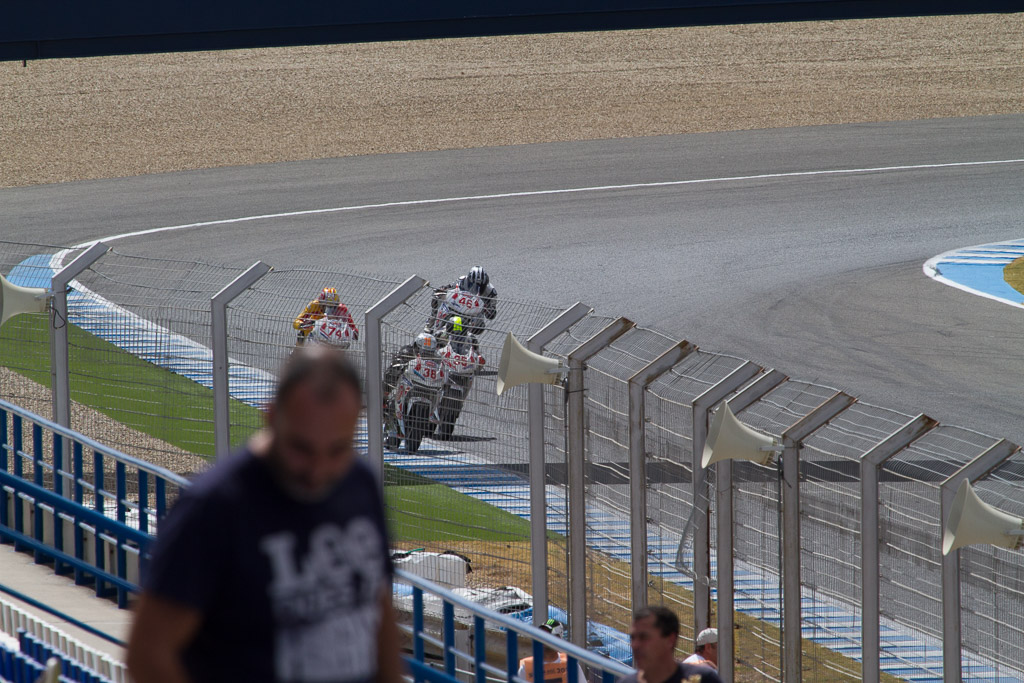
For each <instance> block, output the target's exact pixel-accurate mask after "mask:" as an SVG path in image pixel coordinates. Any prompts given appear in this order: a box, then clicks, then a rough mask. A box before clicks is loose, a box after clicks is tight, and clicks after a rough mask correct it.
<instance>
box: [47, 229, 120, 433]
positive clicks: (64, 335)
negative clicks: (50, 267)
mask: <svg viewBox="0 0 1024 683" xmlns="http://www.w3.org/2000/svg"><path fill="white" fill-rule="evenodd" d="M109 250H110V247H109V246H107V245H106V244H104V243H103V242H97V243H96V244H94V245H92V246H91V247H89V248H88V249H86V250H85V251H84V252H82V253H81V254H79V255H78V257H77V258H76V259H75V260H74V261H72V262H71V263H69V264H68V265H66V266H64V267H63V268H61V269H60V270H59V271H57V272H56V273H54V275H53V277H52V278H51V279H50V290H51V291H52V292H53V302H52V303H51V304H50V308H51V310H52V312H51V314H50V315H51V317H50V320H51V321H52V325H51V329H50V380H51V384H50V386H52V387H53V421H54V422H56V423H57V424H59V425H60V426H61V427H67V428H68V429H71V380H70V376H69V375H70V370H71V369H70V366H69V361H68V285H69V284H71V281H72V280H74V279H75V278H76V277H78V276H79V275H81V274H82V272H83V271H85V269H86V268H88V267H89V266H91V265H92V264H93V263H95V262H96V261H97V260H98V259H99V258H100V257H101V256H103V255H104V254H106V253H107V252H108V251H109Z"/></svg>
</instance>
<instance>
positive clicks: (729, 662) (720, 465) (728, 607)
mask: <svg viewBox="0 0 1024 683" xmlns="http://www.w3.org/2000/svg"><path fill="white" fill-rule="evenodd" d="M787 379H788V377H786V375H785V374H784V373H782V372H780V371H778V370H769V371H767V372H765V373H764V374H763V375H761V376H760V377H758V378H757V379H755V380H754V381H753V382H751V383H750V384H749V385H747V387H746V388H745V389H743V390H742V391H741V392H739V393H738V394H736V395H735V396H733V397H732V398H731V399H730V400H729V408H730V409H732V410H733V412H736V413H739V412H740V411H741V410H743V409H745V408H748V407H750V406H751V405H752V404H754V403H756V402H757V401H759V400H761V397H763V396H764V395H765V394H767V393H769V392H770V391H771V390H772V389H774V388H775V387H777V386H779V385H780V384H782V383H783V382H785V381H786V380H787ZM732 468H733V461H732V460H721V461H719V462H717V463H715V509H716V510H717V514H718V519H717V525H718V526H717V529H716V536H715V539H716V543H715V545H716V552H717V553H718V671H719V673H720V674H721V675H722V680H725V681H731V680H733V678H734V677H735V670H736V666H735V661H736V639H735V636H734V634H733V622H734V621H735V618H736V617H735V607H734V604H735V600H734V599H733V589H734V583H735V581H734V580H733V505H732Z"/></svg>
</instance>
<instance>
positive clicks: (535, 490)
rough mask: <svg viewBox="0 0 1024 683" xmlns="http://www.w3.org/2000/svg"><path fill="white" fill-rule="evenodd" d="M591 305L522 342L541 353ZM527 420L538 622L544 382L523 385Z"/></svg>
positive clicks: (544, 596)
mask: <svg viewBox="0 0 1024 683" xmlns="http://www.w3.org/2000/svg"><path fill="white" fill-rule="evenodd" d="M592 310H593V309H592V308H590V307H589V306H586V305H584V304H581V303H580V302H578V301H577V302H576V303H575V304H573V305H572V306H571V307H569V308H567V309H566V310H565V311H563V312H562V313H561V314H559V316H558V317H557V318H555V319H554V320H552V321H551V322H549V323H548V324H547V325H545V326H544V327H542V328H541V329H540V330H538V331H537V332H535V333H534V334H533V336H531V337H530V339H529V340H528V341H527V343H526V348H528V349H529V350H530V351H533V352H534V353H541V352H542V351H544V347H545V346H546V345H548V344H549V343H551V342H552V341H554V340H555V338H556V337H558V336H559V335H561V334H562V333H564V332H565V331H566V330H568V329H569V328H570V327H572V326H573V325H575V324H576V323H578V322H579V321H580V320H582V319H583V318H585V317H586V316H588V315H590V312H591V311H592ZM527 392H528V393H527V397H528V400H529V403H528V405H527V420H528V426H529V430H530V436H529V447H530V571H531V574H532V579H533V581H532V583H533V585H532V587H531V590H532V591H533V623H534V625H535V626H540V625H541V624H543V623H544V622H545V621H547V619H548V537H547V528H548V521H547V520H548V514H547V500H546V498H547V496H546V489H547V464H546V463H545V459H544V385H543V384H536V383H531V384H529V385H527Z"/></svg>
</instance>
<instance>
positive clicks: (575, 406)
mask: <svg viewBox="0 0 1024 683" xmlns="http://www.w3.org/2000/svg"><path fill="white" fill-rule="evenodd" d="M635 325H636V323H634V322H633V321H632V320H628V319H626V318H619V319H618V320H615V321H613V322H612V323H610V324H609V325H608V326H607V327H605V328H604V329H603V330H601V331H600V332H598V333H597V334H595V335H594V336H593V337H591V338H590V339H588V340H587V341H585V342H583V343H582V344H580V345H579V346H577V347H576V348H575V349H573V350H572V351H570V352H569V355H568V357H567V359H566V360H567V362H568V365H569V381H568V396H567V398H566V408H567V409H566V415H565V419H566V424H567V428H568V430H569V438H568V445H567V447H566V453H565V460H566V463H565V465H566V471H567V474H568V477H567V478H568V496H567V498H568V508H569V510H568V512H569V642H571V643H573V644H574V645H578V646H579V647H586V646H587V500H586V465H585V458H586V447H585V435H586V434H585V433H586V421H585V419H584V398H585V397H584V395H583V390H584V382H583V371H584V369H585V367H586V362H587V361H588V360H590V359H591V358H593V357H594V356H595V355H597V354H598V353H600V352H601V351H602V350H603V349H605V348H606V347H607V346H608V345H609V344H611V343H612V342H613V341H615V340H616V339H618V338H619V337H621V336H622V335H624V334H625V333H626V332H628V331H629V330H631V329H633V327H634V326H635ZM570 670H571V667H570ZM580 683H582V681H581V682H580Z"/></svg>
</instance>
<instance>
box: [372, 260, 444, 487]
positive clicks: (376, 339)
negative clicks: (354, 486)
mask: <svg viewBox="0 0 1024 683" xmlns="http://www.w3.org/2000/svg"><path fill="white" fill-rule="evenodd" d="M428 284H429V283H428V282H427V281H426V280H424V279H423V278H421V277H420V276H419V275H413V276H412V277H410V278H409V279H408V280H406V281H405V282H403V283H402V284H400V285H398V286H397V287H395V288H394V289H393V290H391V291H390V292H389V293H388V294H387V296H385V297H384V298H383V299H381V300H380V301H378V302H377V303H375V304H374V305H373V306H371V307H370V308H369V310H367V311H366V315H365V316H364V318H363V334H364V338H365V339H366V342H365V344H366V457H367V461H368V462H369V463H370V466H371V467H372V468H373V469H374V471H376V473H377V479H378V481H380V483H381V486H383V485H384V432H383V429H384V389H383V386H382V384H381V383H382V382H383V381H384V367H383V362H382V359H381V356H382V355H383V351H384V349H383V344H382V340H381V321H382V320H383V319H384V316H386V315H387V314H388V313H390V312H391V311H393V310H395V309H396V308H398V307H399V306H401V305H402V304H403V303H405V302H406V301H408V299H409V297H411V296H412V295H413V294H415V293H416V292H418V291H420V290H421V289H423V288H424V287H425V286H427V285H428Z"/></svg>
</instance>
